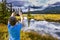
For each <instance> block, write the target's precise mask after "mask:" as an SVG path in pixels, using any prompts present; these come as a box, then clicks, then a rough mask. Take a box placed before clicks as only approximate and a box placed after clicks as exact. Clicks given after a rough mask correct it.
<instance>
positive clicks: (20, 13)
mask: <svg viewBox="0 0 60 40" xmlns="http://www.w3.org/2000/svg"><path fill="white" fill-rule="evenodd" d="M19 16H20V18H21V23H23V15H22V12H21V11H20V10H19Z"/></svg>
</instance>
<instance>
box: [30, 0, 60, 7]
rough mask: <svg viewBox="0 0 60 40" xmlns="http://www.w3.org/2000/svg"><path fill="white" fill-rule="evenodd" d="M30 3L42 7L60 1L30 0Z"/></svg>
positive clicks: (59, 0)
mask: <svg viewBox="0 0 60 40" xmlns="http://www.w3.org/2000/svg"><path fill="white" fill-rule="evenodd" d="M30 2H31V3H32V4H34V5H36V6H41V5H48V4H53V3H56V2H60V0H30Z"/></svg>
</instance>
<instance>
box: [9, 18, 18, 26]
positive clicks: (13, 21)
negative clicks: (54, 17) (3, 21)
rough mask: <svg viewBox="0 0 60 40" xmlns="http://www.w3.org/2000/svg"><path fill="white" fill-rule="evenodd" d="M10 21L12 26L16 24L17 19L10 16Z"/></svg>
mask: <svg viewBox="0 0 60 40" xmlns="http://www.w3.org/2000/svg"><path fill="white" fill-rule="evenodd" d="M8 21H9V23H10V24H11V25H12V26H14V25H15V24H16V22H17V19H16V18H15V17H10V18H9V20H8Z"/></svg>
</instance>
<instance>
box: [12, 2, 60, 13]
mask: <svg viewBox="0 0 60 40" xmlns="http://www.w3.org/2000/svg"><path fill="white" fill-rule="evenodd" d="M11 3H12V5H13V7H14V6H16V7H24V8H23V10H26V9H28V8H30V10H34V11H31V13H60V2H56V3H54V4H49V5H48V6H46V7H45V6H35V5H33V4H32V3H30V2H28V1H12V2H11ZM36 9H37V10H36ZM39 9H41V10H39ZM27 12H28V11H27Z"/></svg>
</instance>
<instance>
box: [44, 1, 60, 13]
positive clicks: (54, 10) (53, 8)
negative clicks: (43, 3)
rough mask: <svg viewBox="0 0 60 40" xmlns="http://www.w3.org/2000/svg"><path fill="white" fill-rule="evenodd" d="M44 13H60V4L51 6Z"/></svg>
mask: <svg viewBox="0 0 60 40" xmlns="http://www.w3.org/2000/svg"><path fill="white" fill-rule="evenodd" d="M43 12H44V13H60V2H57V3H55V4H52V5H49V6H48V7H47V8H45V9H44V10H43Z"/></svg>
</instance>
